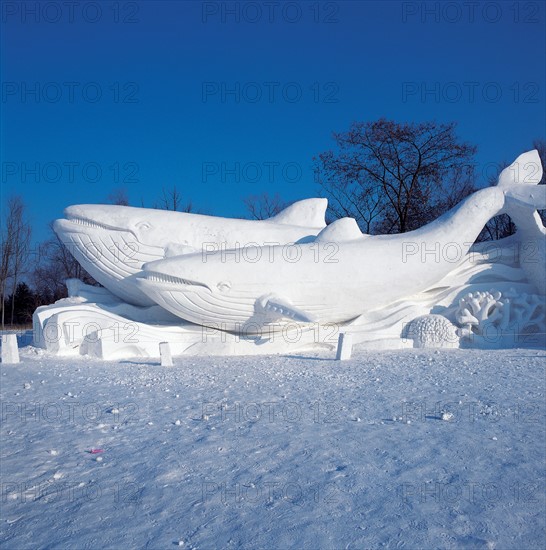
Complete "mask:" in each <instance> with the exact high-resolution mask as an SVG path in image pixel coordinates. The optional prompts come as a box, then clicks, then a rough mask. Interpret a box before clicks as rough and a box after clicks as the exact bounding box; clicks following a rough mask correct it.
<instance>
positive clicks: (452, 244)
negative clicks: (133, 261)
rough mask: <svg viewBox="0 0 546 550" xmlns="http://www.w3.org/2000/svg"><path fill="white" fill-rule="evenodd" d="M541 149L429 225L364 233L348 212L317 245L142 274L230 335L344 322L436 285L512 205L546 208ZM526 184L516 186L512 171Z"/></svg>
mask: <svg viewBox="0 0 546 550" xmlns="http://www.w3.org/2000/svg"><path fill="white" fill-rule="evenodd" d="M537 163H538V166H540V159H539V157H538V153H537V152H536V151H533V152H530V153H525V154H523V155H521V156H520V157H518V159H517V160H516V161H515V162H514V163H513V164H512V165H511V166H509V167H508V168H506V169H505V170H503V172H502V173H501V175H500V177H499V182H498V185H497V186H496V187H489V188H486V189H482V190H480V191H477V192H476V193H474V194H472V195H471V196H469V197H468V198H467V199H465V200H464V201H463V202H462V203H461V204H459V205H458V206H456V207H455V208H453V209H452V210H450V211H449V212H447V213H446V214H444V215H443V216H441V217H440V218H439V219H437V220H436V221H434V222H432V223H430V224H428V225H427V226H425V227H422V228H420V229H417V230H416V231H412V232H409V233H404V234H399V235H379V236H370V235H364V234H362V233H361V231H360V230H359V228H358V226H357V224H356V222H355V220H353V219H350V218H343V219H340V220H337V221H335V222H334V223H332V224H331V225H329V226H328V227H326V228H325V229H323V230H322V231H321V232H320V233H319V235H318V236H317V237H316V239H315V240H314V241H313V242H310V243H300V244H297V245H294V247H292V249H291V250H290V251H289V252H287V247H286V246H284V247H281V246H271V245H266V246H262V247H250V248H249V249H247V250H246V258H247V261H241V256H237V255H236V254H230V255H226V254H223V253H221V252H218V251H212V252H211V253H207V254H186V255H182V256H175V257H172V258H167V259H164V260H159V261H153V262H150V263H148V264H145V265H144V268H143V272H142V273H141V274H139V276H138V277H137V278H136V279H135V282H136V283H137V284H138V285H139V287H140V288H141V290H142V292H143V293H144V294H146V295H148V296H150V297H151V298H152V299H153V300H154V301H155V302H156V303H158V304H159V305H161V306H162V307H164V308H165V309H167V310H168V311H170V312H172V313H174V314H175V315H177V316H178V317H180V318H182V319H186V320H188V321H191V322H193V323H196V324H199V325H205V326H210V327H216V328H220V329H222V330H228V331H234V332H239V331H245V332H248V331H253V330H254V331H256V332H260V331H261V330H262V327H263V326H264V325H268V326H271V327H277V328H278V329H279V330H281V329H282V327H283V326H284V324H285V323H286V322H291V321H293V320H297V321H301V322H316V323H327V322H331V323H332V322H333V323H347V322H349V321H351V320H352V319H355V318H356V317H358V316H359V315H360V314H361V313H362V312H364V311H368V310H374V309H380V308H384V307H386V306H388V305H389V304H392V303H394V302H396V301H397V300H401V299H403V298H405V297H408V296H411V295H413V294H416V293H418V292H422V291H424V290H426V289H427V288H429V287H431V286H432V285H434V284H436V283H437V282H438V281H440V280H441V279H442V278H443V277H445V276H446V275H448V274H449V272H450V271H452V270H453V269H454V268H455V267H456V266H457V265H458V264H460V263H461V262H462V261H464V258H465V256H466V254H467V253H468V251H469V249H470V247H471V245H472V243H473V242H474V241H475V240H476V238H477V236H478V235H479V233H480V232H481V230H482V229H483V226H484V225H485V224H486V223H487V222H488V221H489V220H490V219H491V218H492V217H494V216H496V215H497V214H500V213H503V212H508V213H509V212H510V210H511V208H512V206H516V207H518V208H521V207H522V206H525V207H526V208H527V209H531V211H533V210H535V209H537V208H539V209H542V208H546V186H537V185H536V184H537V183H538V182H539V181H540V179H541V177H542V170H537V169H536V167H537ZM525 167H527V172H528V174H527V176H526V179H525V181H527V182H528V183H518V182H517V181H516V177H515V174H519V175H518V177H522V173H523V171H524V168H525Z"/></svg>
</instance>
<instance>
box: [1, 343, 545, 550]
mask: <svg viewBox="0 0 546 550" xmlns="http://www.w3.org/2000/svg"><path fill="white" fill-rule="evenodd" d="M21 355H22V362H21V363H20V364H18V365H7V364H6V365H4V364H3V365H1V367H0V374H1V376H0V382H1V401H2V417H1V426H0V429H1V431H0V435H1V475H2V500H1V505H2V507H1V510H2V514H1V525H0V541H1V542H2V547H3V548H6V549H10V550H11V549H16V550H19V549H27V548H28V549H31V548H32V549H36V548H51V549H53V548H78V549H85V548H89V549H97V548H105V549H110V548H116V549H122V548H150V549H162V548H165V549H166V548H172V547H173V546H175V545H180V546H182V547H184V548H201V549H209V548H252V549H254V548H264V549H265V548H267V549H271V548H275V549H284V548H309V549H311V548H313V549H322V548H336V549H338V548H381V547H386V548H399V547H400V548H411V549H415V548H426V549H431V548H488V549H493V548H495V549H510V550H512V549H533V548H537V549H539V548H540V549H542V548H544V547H545V545H546V525H545V522H546V503H545V491H544V488H545V468H544V465H545V453H546V422H545V410H546V401H545V400H546V397H545V372H544V371H545V367H546V361H545V359H546V352H544V351H540V350H538V351H537V350H532V351H531V350H510V351H462V350H448V351H433V350H424V351H423V350H412V349H410V350H400V351H392V352H389V351H381V352H379V351H377V352H356V353H355V354H354V356H353V359H351V360H350V361H345V362H336V361H334V360H333V358H332V353H328V354H326V353H324V354H322V355H310V356H307V357H295V356H289V357H281V356H273V357H222V358H180V357H179V358H175V366H174V367H172V368H163V367H161V366H159V364H158V363H157V362H153V361H147V362H146V361H121V362H119V363H116V362H100V361H97V360H88V359H85V358H84V359H81V360H80V359H78V360H74V359H64V360H63V359H59V358H52V357H48V356H47V355H46V354H44V352H42V351H38V350H36V349H34V348H31V347H27V348H24V349H23V350H22V354H21ZM92 450H93V451H95V452H93V453H92V452H90V451H92Z"/></svg>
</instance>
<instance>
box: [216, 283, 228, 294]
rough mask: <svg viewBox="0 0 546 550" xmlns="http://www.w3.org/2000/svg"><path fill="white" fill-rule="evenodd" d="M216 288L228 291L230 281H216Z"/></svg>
mask: <svg viewBox="0 0 546 550" xmlns="http://www.w3.org/2000/svg"><path fill="white" fill-rule="evenodd" d="M217 288H218V290H219V291H220V292H229V291H230V290H231V283H230V282H229V281H222V282H221V283H218V285H217Z"/></svg>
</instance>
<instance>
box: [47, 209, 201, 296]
mask: <svg viewBox="0 0 546 550" xmlns="http://www.w3.org/2000/svg"><path fill="white" fill-rule="evenodd" d="M64 215H65V219H59V220H56V221H55V222H54V225H53V229H54V231H55V232H56V233H57V235H58V236H59V238H60V239H61V241H62V242H63V243H64V244H65V245H66V246H67V247H68V249H69V251H70V252H71V253H72V254H73V255H74V256H75V258H76V259H77V260H78V262H79V263H80V264H81V265H82V266H83V267H84V269H85V270H86V271H87V272H88V273H89V274H90V275H91V276H93V277H94V278H95V279H96V280H97V281H98V282H99V283H101V284H102V285H104V286H106V287H107V288H109V289H110V290H111V291H112V292H114V293H115V294H116V295H118V296H119V297H121V298H122V299H124V300H125V301H127V302H129V303H133V304H136V305H152V304H153V301H152V300H150V299H149V298H148V297H147V296H146V295H144V294H142V293H141V292H140V290H139V289H138V288H137V287H136V286H135V285H134V284H132V279H131V277H132V276H133V275H135V274H136V273H139V272H140V271H141V269H142V265H143V264H144V263H146V262H150V261H153V260H157V259H160V258H163V257H164V256H165V254H166V249H167V248H168V246H169V245H170V246H178V251H179V253H181V252H183V247H184V245H187V240H185V239H184V237H183V236H182V235H180V218H181V216H183V215H184V214H181V213H179V212H172V211H159V210H153V209H148V208H134V207H131V206H117V205H75V206H69V207H68V208H66V209H65V211H64ZM188 250H191V251H193V250H194V249H192V248H191V247H189V246H188Z"/></svg>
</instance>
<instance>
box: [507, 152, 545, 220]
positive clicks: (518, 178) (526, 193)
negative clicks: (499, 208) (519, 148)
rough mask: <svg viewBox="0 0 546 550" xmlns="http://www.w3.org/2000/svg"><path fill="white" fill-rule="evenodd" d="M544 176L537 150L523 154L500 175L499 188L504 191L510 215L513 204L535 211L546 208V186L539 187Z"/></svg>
mask: <svg viewBox="0 0 546 550" xmlns="http://www.w3.org/2000/svg"><path fill="white" fill-rule="evenodd" d="M542 174H543V170H542V163H541V162H540V156H539V154H538V151H537V150H536V149H534V150H533V151H527V152H526V153H523V154H521V155H520V156H519V157H518V158H517V159H516V160H515V161H514V162H513V163H512V164H511V165H510V166H508V167H507V168H505V169H504V170H503V171H502V172H501V173H500V176H499V181H498V183H497V186H498V187H499V188H500V189H502V190H503V191H504V194H505V196H506V199H507V200H506V209H507V211H508V213H509V210H510V205H511V204H517V205H518V206H526V207H528V208H532V209H533V210H543V209H545V208H546V185H538V183H539V182H540V180H541V179H542Z"/></svg>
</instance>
